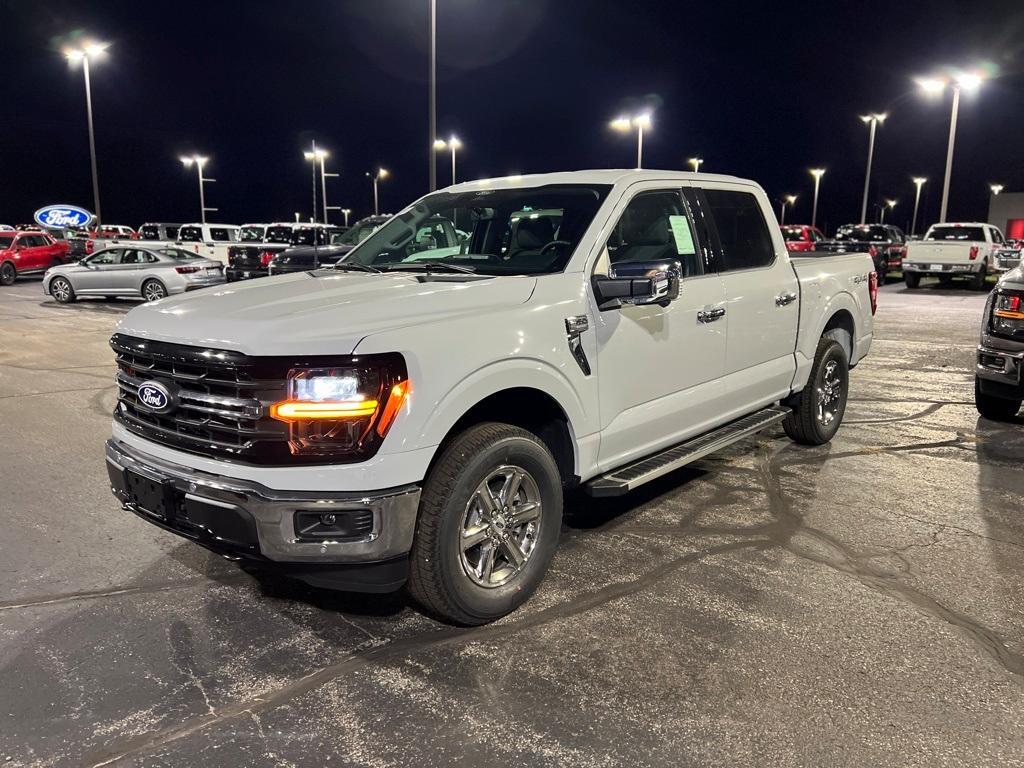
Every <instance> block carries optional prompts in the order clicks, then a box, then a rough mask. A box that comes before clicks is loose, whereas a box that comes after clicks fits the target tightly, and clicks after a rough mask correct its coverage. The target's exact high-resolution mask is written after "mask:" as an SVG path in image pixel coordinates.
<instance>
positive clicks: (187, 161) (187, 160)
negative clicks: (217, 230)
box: [178, 155, 217, 224]
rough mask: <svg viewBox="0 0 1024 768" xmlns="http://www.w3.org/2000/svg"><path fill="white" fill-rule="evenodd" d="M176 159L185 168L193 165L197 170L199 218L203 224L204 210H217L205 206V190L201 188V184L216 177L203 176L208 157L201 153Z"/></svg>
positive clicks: (204, 219)
mask: <svg viewBox="0 0 1024 768" xmlns="http://www.w3.org/2000/svg"><path fill="white" fill-rule="evenodd" d="M178 159H179V160H181V164H182V165H184V166H185V167H186V168H191V167H192V166H193V165H194V166H195V167H196V170H197V171H198V172H199V220H200V221H201V222H202V223H203V224H205V223H206V212H207V211H216V210H217V209H216V208H207V207H206V190H204V189H203V185H204V184H205V183H206V182H208V181H216V179H208V178H206V177H205V176H203V166H204V165H206V163H207V161H208V160H209V159H210V158H208V157H203V156H202V155H189V156H186V157H179V158H178Z"/></svg>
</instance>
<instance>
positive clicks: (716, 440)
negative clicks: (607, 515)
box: [583, 405, 791, 497]
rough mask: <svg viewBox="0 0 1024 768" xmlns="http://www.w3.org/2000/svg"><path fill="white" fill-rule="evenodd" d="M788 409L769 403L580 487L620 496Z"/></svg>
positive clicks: (597, 493) (778, 417) (753, 430)
mask: <svg viewBox="0 0 1024 768" xmlns="http://www.w3.org/2000/svg"><path fill="white" fill-rule="evenodd" d="M790 413H791V411H790V409H788V408H783V407H782V406H779V405H773V406H771V407H770V408H765V409H764V410H761V411H757V412H756V413H752V414H750V415H749V416H744V417H743V418H741V419H737V420H736V421H732V422H729V423H728V424H725V425H723V426H721V427H718V428H717V429H713V430H711V431H710V432H705V433H704V434H703V435H700V436H698V437H694V438H691V439H689V440H687V441H686V442H685V443H680V444H679V445H675V446H673V447H671V448H666V449H665V450H664V451H662V452H661V453H656V454H654V455H653V456H648V457H646V458H643V459H639V460H638V461H634V462H633V463H632V464H627V465H626V466H624V467H619V468H618V469H613V470H612V471H611V472H609V473H607V474H604V475H600V476H599V477H595V478H594V479H593V480H590V481H589V482H587V483H584V485H583V488H584V490H586V492H587V493H588V494H590V495H591V496H599V497H600V496H622V495H623V494H626V493H629V492H630V491H632V490H633V489H634V488H636V487H638V486H641V485H643V484H644V483H649V482H650V481H651V480H654V479H656V478H659V477H661V476H662V475H667V474H668V473H669V472H672V471H674V470H676V469H679V468H680V467H684V466H686V465H687V464H689V463H691V462H694V461H696V460H697V459H700V458H703V457H704V456H707V455H708V454H709V453H714V452H715V451H720V450H721V449H723V448H725V447H726V446H728V445H732V444H733V443H735V442H738V441H740V440H742V439H744V438H745V437H750V436H751V435H753V434H756V433H758V432H760V431H761V430H763V429H765V428H767V427H770V426H772V425H773V424H778V423H779V422H780V421H782V420H783V419H784V418H786V416H788V415H789V414H790Z"/></svg>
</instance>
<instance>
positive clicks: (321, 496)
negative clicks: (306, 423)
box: [106, 439, 420, 591]
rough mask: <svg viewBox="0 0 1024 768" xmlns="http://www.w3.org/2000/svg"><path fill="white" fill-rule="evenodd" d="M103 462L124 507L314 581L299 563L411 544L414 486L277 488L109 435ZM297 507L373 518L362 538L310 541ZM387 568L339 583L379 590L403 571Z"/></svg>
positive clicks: (348, 558) (375, 554)
mask: <svg viewBox="0 0 1024 768" xmlns="http://www.w3.org/2000/svg"><path fill="white" fill-rule="evenodd" d="M106 464H107V473H108V475H109V477H110V487H111V491H112V492H113V494H114V496H115V497H117V499H118V500H119V501H120V502H121V504H122V506H123V508H124V509H126V510H128V511H130V512H133V513H134V514H136V515H138V516H139V517H141V518H143V519H144V520H147V521H149V522H151V523H153V524H155V525H158V526H160V527H162V528H164V529H167V530H170V531H172V532H174V533H177V534H179V535H181V536H184V537H186V538H188V539H191V540H193V541H195V542H196V543H198V544H201V545H203V546H205V547H207V548H208V549H211V550H213V551H215V552H218V553H220V554H224V555H228V556H231V557H236V558H244V559H248V560H256V561H264V562H267V563H271V564H274V565H281V566H287V567H289V568H292V569H295V568H298V569H299V571H300V572H299V573H298V574H296V575H297V576H298V578H302V579H303V580H305V581H309V582H311V583H316V582H315V580H314V579H311V578H307V577H306V576H304V575H302V573H305V572H307V571H309V569H308V568H306V569H305V570H303V569H302V567H303V566H315V567H316V568H321V567H325V566H332V567H333V566H338V567H342V568H344V567H347V566H356V565H360V566H361V565H367V564H382V563H386V562H387V561H394V560H395V559H397V558H405V556H406V555H407V554H408V552H409V550H410V549H411V548H412V540H413V534H414V532H415V527H416V512H417V509H418V507H419V498H420V489H419V487H418V486H405V487H402V488H394V489H389V490H385V491H377V492H373V493H356V492H351V491H349V492H342V493H329V492H323V491H320V492H312V493H311V492H305V491H302V492H300V491H275V490H272V489H270V488H267V487H265V486H263V485H260V484H259V483H256V482H253V481H250V480H238V479H234V478H228V477H224V476H221V475H214V474H209V473H206V472H201V471H198V470H195V469H192V468H190V467H186V466H183V465H180V464H174V463H171V462H168V461H165V460H163V459H158V458H156V457H154V456H151V455H149V454H146V453H143V452H142V451H140V450H139V449H137V448H134V447H131V446H128V445H126V444H125V443H122V442H120V441H117V440H114V439H110V440H108V441H107V444H106ZM300 511H301V512H304V513H310V512H313V513H316V514H324V515H326V514H335V515H337V516H339V517H340V516H341V515H342V514H360V515H362V516H363V517H364V519H365V516H367V515H372V521H373V522H372V527H371V528H370V530H369V532H368V533H362V534H360V536H359V538H345V539H343V540H332V539H322V540H319V539H318V540H315V541H311V540H309V539H308V537H304V538H300V535H299V534H297V532H296V526H295V518H296V513H297V512H300ZM401 570H402V569H398V571H401ZM387 572H388V574H390V575H389V576H388V577H387V578H386V579H385V582H386V583H377V584H375V585H372V586H373V588H372V589H371V588H369V587H360V586H359V585H358V582H359V579H356V580H355V582H353V584H348V583H347V582H346V583H345V584H344V585H343V587H342V588H353V589H363V588H366V589H368V591H383V590H385V589H388V588H392V589H393V588H397V587H398V586H400V585H401V583H402V581H404V572H403V573H399V574H398V575H395V574H396V573H397V571H396V570H395V569H387ZM389 579H390V580H389ZM320 581H321V582H323V581H324V580H323V579H321V580H320ZM392 582H397V583H392Z"/></svg>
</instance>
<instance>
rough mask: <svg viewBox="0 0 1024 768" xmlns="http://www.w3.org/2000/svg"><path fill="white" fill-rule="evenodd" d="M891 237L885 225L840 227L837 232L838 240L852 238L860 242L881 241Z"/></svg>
mask: <svg viewBox="0 0 1024 768" xmlns="http://www.w3.org/2000/svg"><path fill="white" fill-rule="evenodd" d="M888 239H889V233H888V232H887V231H886V230H885V227H880V226H867V227H840V228H839V231H838V232H836V240H852V241H859V242H869V243H881V242H884V241H886V240H888Z"/></svg>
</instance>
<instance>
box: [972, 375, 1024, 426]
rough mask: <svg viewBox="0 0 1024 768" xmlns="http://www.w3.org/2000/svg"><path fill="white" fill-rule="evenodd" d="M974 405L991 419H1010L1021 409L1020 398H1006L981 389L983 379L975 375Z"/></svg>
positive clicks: (979, 411)
mask: <svg viewBox="0 0 1024 768" xmlns="http://www.w3.org/2000/svg"><path fill="white" fill-rule="evenodd" d="M974 405H975V407H976V408H977V409H978V413H980V414H981V415H982V416H984V417H985V418H986V419H989V420H990V421H1010V420H1011V419H1013V417H1014V416H1016V415H1017V411H1019V410H1020V406H1021V401H1020V400H1006V399H1005V398H1002V397H994V396H992V395H986V394H985V393H984V392H982V391H981V380H980V379H979V378H978V377H977V376H975V377H974Z"/></svg>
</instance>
